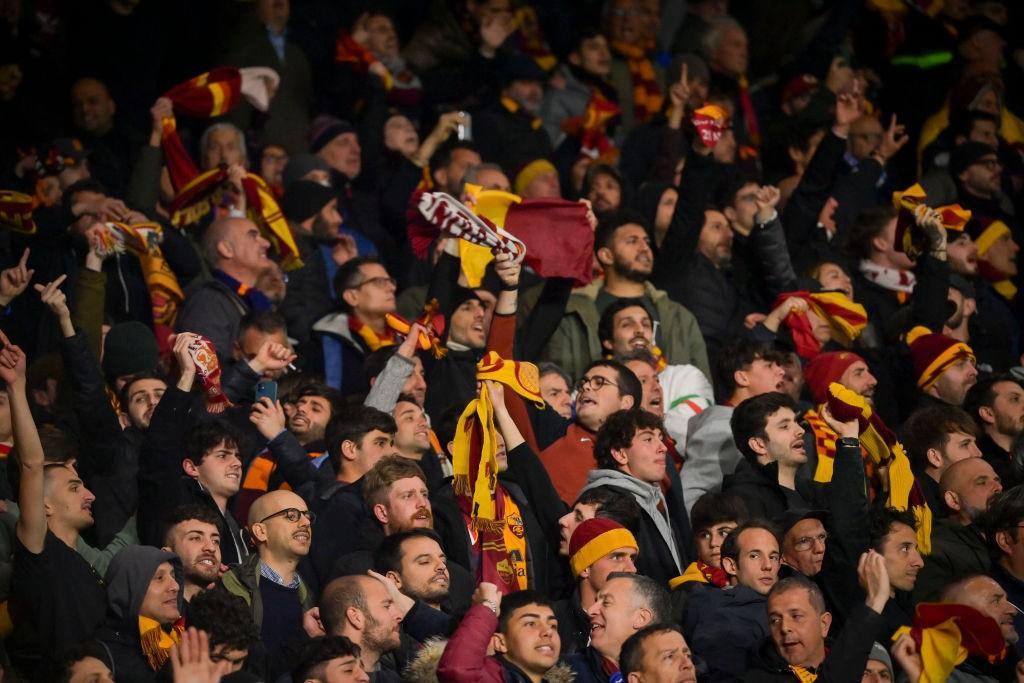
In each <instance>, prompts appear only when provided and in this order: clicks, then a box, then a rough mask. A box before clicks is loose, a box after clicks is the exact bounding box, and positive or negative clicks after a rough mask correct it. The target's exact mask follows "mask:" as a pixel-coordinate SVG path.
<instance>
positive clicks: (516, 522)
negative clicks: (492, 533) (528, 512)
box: [505, 514, 526, 538]
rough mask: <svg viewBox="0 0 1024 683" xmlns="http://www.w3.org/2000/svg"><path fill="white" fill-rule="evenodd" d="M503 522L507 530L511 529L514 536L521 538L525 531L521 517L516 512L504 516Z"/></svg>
mask: <svg viewBox="0 0 1024 683" xmlns="http://www.w3.org/2000/svg"><path fill="white" fill-rule="evenodd" d="M505 524H507V525H508V530H509V531H511V532H512V534H513V535H514V536H515V537H516V538H522V537H523V536H524V535H525V533H526V532H525V529H524V526H523V518H522V517H520V516H519V515H517V514H512V515H509V516H508V517H506V518H505Z"/></svg>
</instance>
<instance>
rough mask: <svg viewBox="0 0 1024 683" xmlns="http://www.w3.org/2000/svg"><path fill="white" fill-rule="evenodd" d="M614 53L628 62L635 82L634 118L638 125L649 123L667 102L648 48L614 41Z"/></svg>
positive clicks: (627, 64)
mask: <svg viewBox="0 0 1024 683" xmlns="http://www.w3.org/2000/svg"><path fill="white" fill-rule="evenodd" d="M650 47H654V46H653V45H651V46H650ZM612 51H613V52H615V53H616V54H618V55H619V56H620V57H622V58H623V59H625V60H626V67H627V68H628V69H629V75H630V78H631V79H632V81H633V116H634V117H635V118H636V122H637V123H647V122H648V121H649V120H650V119H651V117H652V116H654V115H655V114H657V113H658V112H660V111H661V105H662V103H663V102H664V101H665V98H664V97H663V96H662V94H661V88H660V87H659V86H658V79H657V78H655V75H654V64H653V63H652V62H651V60H650V58H649V57H648V56H647V53H648V47H647V46H641V45H633V44H631V43H623V42H621V41H614V42H612Z"/></svg>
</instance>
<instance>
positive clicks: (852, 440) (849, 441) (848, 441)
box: [836, 436, 860, 448]
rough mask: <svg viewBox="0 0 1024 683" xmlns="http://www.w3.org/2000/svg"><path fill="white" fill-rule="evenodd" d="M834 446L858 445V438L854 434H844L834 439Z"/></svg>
mask: <svg viewBox="0 0 1024 683" xmlns="http://www.w3.org/2000/svg"><path fill="white" fill-rule="evenodd" d="M836 446H857V447H858V448H859V447H860V439H858V438H857V437H856V436H844V437H841V438H839V439H836Z"/></svg>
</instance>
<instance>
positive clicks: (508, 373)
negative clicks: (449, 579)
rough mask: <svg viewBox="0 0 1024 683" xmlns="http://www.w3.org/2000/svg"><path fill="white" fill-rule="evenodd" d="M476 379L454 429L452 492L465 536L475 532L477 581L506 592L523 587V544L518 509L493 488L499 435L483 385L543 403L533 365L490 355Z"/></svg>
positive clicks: (483, 360)
mask: <svg viewBox="0 0 1024 683" xmlns="http://www.w3.org/2000/svg"><path fill="white" fill-rule="evenodd" d="M476 378H477V381H478V383H479V384H480V393H479V395H478V396H477V398H475V399H473V400H472V401H470V402H469V404H468V405H467V406H466V409H465V410H464V411H463V413H462V416H461V417H460V418H459V423H458V426H457V427H456V429H455V440H454V443H453V444H452V474H453V475H454V477H453V480H452V488H453V490H454V491H455V496H456V498H457V500H458V502H459V507H460V508H461V509H462V514H463V516H464V517H465V518H466V521H467V525H468V527H469V529H470V534H471V535H473V532H474V531H476V532H477V535H473V539H474V543H473V545H474V548H475V549H478V552H480V553H481V562H480V569H479V571H478V576H479V577H482V578H481V580H484V581H492V582H493V583H494V584H495V585H497V586H498V587H499V588H500V589H501V590H502V592H503V593H511V592H514V591H517V590H522V589H523V588H525V587H526V586H525V584H526V582H527V578H526V569H525V567H526V564H525V563H526V539H525V535H524V529H523V526H522V515H521V514H520V513H519V508H518V506H517V505H516V503H515V501H513V500H512V498H511V497H510V496H509V495H508V492H507V491H505V489H504V488H502V487H501V486H499V484H498V460H497V447H498V436H497V430H496V429H495V425H494V407H493V406H492V405H491V398H490V393H489V392H488V391H487V387H486V385H485V384H484V381H485V380H492V381H495V382H500V383H502V384H504V385H505V386H506V387H508V388H510V389H512V390H513V391H515V392H516V393H517V394H519V395H520V396H522V397H523V398H525V399H527V400H529V401H533V402H534V404H535V405H536V406H537V407H538V408H543V407H544V399H543V398H542V397H541V395H540V377H539V372H538V370H537V366H536V365H533V364H531V363H520V362H518V361H511V360H504V359H502V358H501V356H499V355H498V354H497V353H495V352H493V351H489V352H488V353H487V355H485V356H484V357H483V359H481V361H480V362H479V363H477V366H476ZM520 569H522V571H521V572H520ZM483 577H490V578H483Z"/></svg>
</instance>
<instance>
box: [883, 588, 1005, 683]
mask: <svg viewBox="0 0 1024 683" xmlns="http://www.w3.org/2000/svg"><path fill="white" fill-rule="evenodd" d="M904 633H909V634H910V637H911V638H913V639H914V643H915V644H916V645H917V651H918V652H919V653H920V654H921V664H922V667H923V670H922V671H921V677H920V678H919V679H918V681H917V683H940V682H941V681H945V680H947V679H948V678H949V675H950V674H951V673H952V672H953V669H954V668H956V667H957V665H959V664H960V663H962V662H963V661H964V660H965V659H967V657H968V655H973V656H976V657H982V658H984V659H986V660H988V661H989V662H991V663H992V664H996V663H998V662H1000V661H1002V659H1003V658H1004V657H1005V656H1006V641H1005V640H1004V639H1003V634H1002V632H1001V631H1000V629H999V625H998V624H997V623H996V621H995V619H993V618H992V617H990V616H988V615H987V614H983V613H982V612H979V611H978V610H976V609H974V608H973V607H968V606H967V605H957V604H948V603H941V604H940V603H921V604H920V605H918V606H917V609H916V610H915V614H914V623H913V624H912V625H911V626H902V627H900V628H899V629H897V631H896V632H895V633H894V634H893V636H892V639H893V640H894V641H895V640H898V639H899V638H900V636H902V635H903V634H904Z"/></svg>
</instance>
